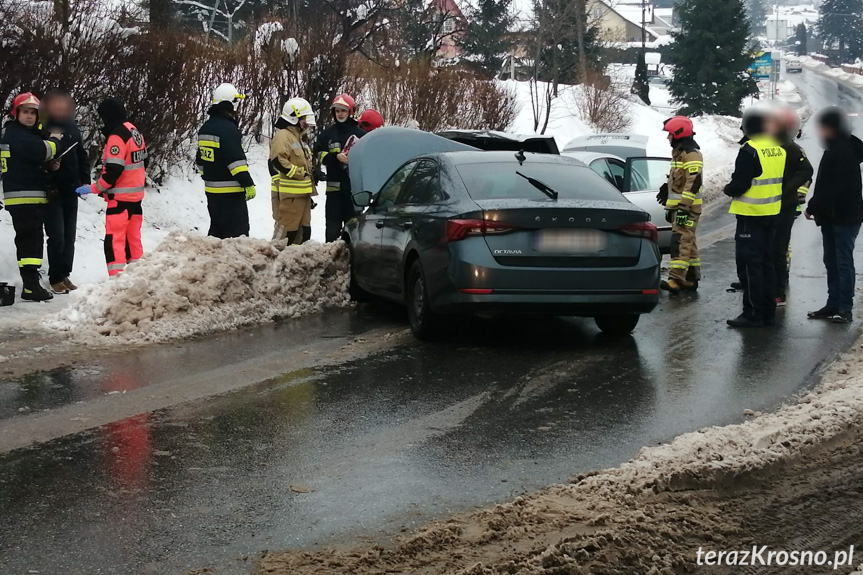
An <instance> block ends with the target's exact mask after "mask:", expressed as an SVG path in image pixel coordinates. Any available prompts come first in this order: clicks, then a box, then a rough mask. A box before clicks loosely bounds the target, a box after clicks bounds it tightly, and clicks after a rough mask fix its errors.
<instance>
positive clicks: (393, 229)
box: [381, 159, 440, 297]
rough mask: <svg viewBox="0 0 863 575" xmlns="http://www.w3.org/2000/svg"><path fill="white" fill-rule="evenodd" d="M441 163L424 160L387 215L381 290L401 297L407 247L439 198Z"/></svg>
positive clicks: (383, 243)
mask: <svg viewBox="0 0 863 575" xmlns="http://www.w3.org/2000/svg"><path fill="white" fill-rule="evenodd" d="M438 182H439V175H438V164H437V162H435V161H434V160H429V159H424V160H420V161H418V162H416V166H415V168H414V170H413V172H411V174H410V175H409V176H408V179H407V181H406V182H405V185H404V186H403V187H402V190H401V192H400V193H399V196H398V197H397V198H396V200H395V203H394V204H393V206H392V207H390V208H389V209H388V210H387V214H386V216H385V217H384V227H383V236H382V238H381V257H382V258H383V261H382V265H381V273H382V274H383V278H382V280H381V289H382V290H383V291H384V292H386V293H388V294H391V295H392V296H394V297H400V296H401V295H402V291H403V288H404V285H403V283H404V282H403V278H404V269H403V267H402V266H403V262H404V257H405V249H406V248H407V246H408V244H409V243H410V241H411V238H412V237H413V236H414V233H415V232H416V230H417V228H419V227H421V226H422V223H423V221H422V220H423V215H424V213H425V212H426V211H427V210H428V209H429V206H431V204H432V203H433V202H434V201H435V199H436V197H437V196H436V191H437V190H439V189H440V185H439V183H438Z"/></svg>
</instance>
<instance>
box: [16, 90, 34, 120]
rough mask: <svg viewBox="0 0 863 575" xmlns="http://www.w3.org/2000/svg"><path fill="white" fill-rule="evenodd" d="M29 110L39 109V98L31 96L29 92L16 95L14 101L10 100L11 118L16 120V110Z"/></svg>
mask: <svg viewBox="0 0 863 575" xmlns="http://www.w3.org/2000/svg"><path fill="white" fill-rule="evenodd" d="M25 108H30V109H31V110H38V109H39V98H37V97H36V96H34V95H33V94H31V93H30V92H24V93H23V94H18V95H17V96H15V99H14V100H12V117H13V118H16V119H17V118H18V110H19V109H21V110H23V109H25Z"/></svg>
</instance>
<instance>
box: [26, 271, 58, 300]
mask: <svg viewBox="0 0 863 575" xmlns="http://www.w3.org/2000/svg"><path fill="white" fill-rule="evenodd" d="M21 280H22V281H23V282H24V291H22V292H21V299H23V300H27V301H48V300H49V299H53V298H54V296H53V295H51V292H49V291H48V290H46V289H45V288H43V287H42V284H41V283H40V282H39V269H38V268H36V267H32V266H26V267H23V268H21Z"/></svg>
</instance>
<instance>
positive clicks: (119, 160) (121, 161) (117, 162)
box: [105, 158, 126, 166]
mask: <svg viewBox="0 0 863 575" xmlns="http://www.w3.org/2000/svg"><path fill="white" fill-rule="evenodd" d="M108 164H112V165H114V166H125V165H126V161H125V160H124V159H123V158H105V165H108Z"/></svg>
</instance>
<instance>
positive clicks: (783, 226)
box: [773, 104, 815, 306]
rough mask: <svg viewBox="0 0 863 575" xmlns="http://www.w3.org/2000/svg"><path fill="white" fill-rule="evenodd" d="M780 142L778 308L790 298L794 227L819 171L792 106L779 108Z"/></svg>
mask: <svg viewBox="0 0 863 575" xmlns="http://www.w3.org/2000/svg"><path fill="white" fill-rule="evenodd" d="M776 124H777V127H778V129H779V131H778V133H777V139H778V140H779V142H780V143H781V144H782V147H783V148H784V149H785V154H786V159H785V176H784V177H783V179H782V208H781V210H780V212H779V216H778V218H777V222H776V232H775V234H776V235H775V236H774V242H773V268H774V270H775V273H776V305H777V306H784V305H785V301H786V298H787V295H788V293H787V292H788V264H789V262H790V259H791V255H790V254H791V248H790V246H789V244H790V243H791V228H792V227H793V226H794V222H795V220H796V219H797V218H798V217H799V216H800V214H801V213H802V208H801V205H802V204H804V203H806V196H807V194H808V193H809V186H810V185H811V184H812V175H813V174H814V173H815V170H814V169H813V168H812V164H811V163H810V162H809V159H808V158H807V157H806V153H805V152H804V151H803V148H801V147H800V146H799V145H798V144H797V143H796V142H795V141H794V140H795V139H797V138H799V137H800V116H798V115H797V112H796V111H795V110H794V108H792V107H791V106H789V105H788V104H780V105H779V106H778V108H777V123H776Z"/></svg>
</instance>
